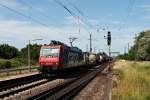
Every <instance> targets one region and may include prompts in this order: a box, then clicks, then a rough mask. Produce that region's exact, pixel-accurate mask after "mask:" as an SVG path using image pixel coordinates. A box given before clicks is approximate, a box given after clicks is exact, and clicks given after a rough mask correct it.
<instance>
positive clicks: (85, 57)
mask: <svg viewBox="0 0 150 100" xmlns="http://www.w3.org/2000/svg"><path fill="white" fill-rule="evenodd" d="M106 61H108V56H107V55H106V54H105V53H98V54H95V53H89V52H82V50H81V49H79V48H77V47H70V46H67V45H66V44H64V43H62V42H59V41H54V40H52V41H51V43H50V44H49V45H46V44H45V45H43V46H42V47H41V50H40V57H39V64H40V72H41V73H42V74H50V73H53V72H59V71H62V70H68V69H73V68H77V67H78V68H80V67H86V66H89V65H95V64H98V63H102V62H106Z"/></svg>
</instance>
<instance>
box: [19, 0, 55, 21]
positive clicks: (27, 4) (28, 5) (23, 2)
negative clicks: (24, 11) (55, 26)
mask: <svg viewBox="0 0 150 100" xmlns="http://www.w3.org/2000/svg"><path fill="white" fill-rule="evenodd" d="M19 2H21V3H22V4H24V5H25V6H27V7H29V8H30V9H32V10H34V11H36V12H37V13H40V15H41V16H43V17H45V18H47V19H50V18H51V19H53V20H54V18H52V17H51V16H48V15H47V14H45V13H43V12H42V11H40V10H37V9H36V8H35V7H33V6H32V5H31V4H29V3H27V2H26V1H23V0H19Z"/></svg>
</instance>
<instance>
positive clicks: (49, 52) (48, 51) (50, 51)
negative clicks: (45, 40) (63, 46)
mask: <svg viewBox="0 0 150 100" xmlns="http://www.w3.org/2000/svg"><path fill="white" fill-rule="evenodd" d="M41 56H45V57H58V56H59V48H43V49H42V52H41Z"/></svg>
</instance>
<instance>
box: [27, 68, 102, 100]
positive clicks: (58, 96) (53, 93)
mask: <svg viewBox="0 0 150 100" xmlns="http://www.w3.org/2000/svg"><path fill="white" fill-rule="evenodd" d="M104 68H105V67H104V66H101V67H97V68H94V69H91V70H90V71H89V72H88V73H86V75H84V76H82V77H80V78H78V79H76V80H74V81H73V82H70V83H69V84H63V85H61V86H58V87H55V88H53V89H51V90H48V91H46V92H45V93H42V94H39V95H36V96H33V97H31V98H29V99H28V100H33V99H34V100H41V99H42V100H46V99H47V100H70V99H72V98H73V97H74V96H75V95H76V94H77V93H78V92H79V91H80V90H81V89H82V88H84V87H85V86H86V85H87V84H88V83H89V82H90V81H91V80H92V79H93V78H95V76H96V75H97V74H98V73H99V72H101V71H103V70H104Z"/></svg>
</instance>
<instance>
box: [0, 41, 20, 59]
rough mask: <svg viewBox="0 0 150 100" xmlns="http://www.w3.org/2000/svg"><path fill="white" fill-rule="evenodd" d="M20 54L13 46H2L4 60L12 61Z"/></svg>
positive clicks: (1, 53)
mask: <svg viewBox="0 0 150 100" xmlns="http://www.w3.org/2000/svg"><path fill="white" fill-rule="evenodd" d="M18 54H19V50H18V49H17V48H15V47H13V46H9V45H8V44H2V45H0V58H4V59H12V58H15V57H17V56H18Z"/></svg>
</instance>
